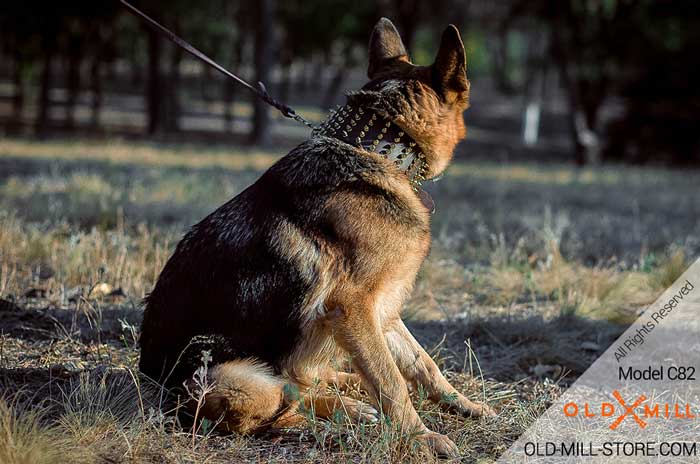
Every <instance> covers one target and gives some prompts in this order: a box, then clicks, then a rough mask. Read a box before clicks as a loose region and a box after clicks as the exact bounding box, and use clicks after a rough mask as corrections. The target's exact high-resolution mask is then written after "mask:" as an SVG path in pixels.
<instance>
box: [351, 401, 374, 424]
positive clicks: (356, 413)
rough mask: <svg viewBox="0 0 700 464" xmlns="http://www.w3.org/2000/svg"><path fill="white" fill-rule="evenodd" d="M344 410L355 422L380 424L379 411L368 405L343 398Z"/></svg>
mask: <svg viewBox="0 0 700 464" xmlns="http://www.w3.org/2000/svg"><path fill="white" fill-rule="evenodd" d="M342 410H343V411H344V412H345V414H346V415H347V416H348V417H349V418H350V419H351V420H352V421H353V422H367V423H370V424H375V423H377V422H379V411H377V410H376V409H374V408H373V407H372V406H370V405H369V404H367V403H364V402H362V401H359V400H355V399H352V398H343V407H342Z"/></svg>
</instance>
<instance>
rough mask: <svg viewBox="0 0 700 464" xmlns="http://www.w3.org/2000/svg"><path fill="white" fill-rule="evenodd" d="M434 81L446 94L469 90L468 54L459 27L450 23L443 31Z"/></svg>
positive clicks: (434, 71) (434, 66)
mask: <svg viewBox="0 0 700 464" xmlns="http://www.w3.org/2000/svg"><path fill="white" fill-rule="evenodd" d="M432 73H433V83H434V84H435V87H436V89H437V90H438V91H440V92H441V93H442V94H443V95H444V96H447V95H448V94H449V92H455V93H462V92H466V91H468V90H469V81H468V80H467V56H466V54H465V52H464V44H463V43H462V38H461V37H460V36H459V31H458V30H457V28H456V27H455V26H454V25H452V24H450V25H449V26H447V29H445V31H444V32H443V33H442V39H441V40H440V49H439V50H438V53H437V57H436V58H435V63H433V69H432Z"/></svg>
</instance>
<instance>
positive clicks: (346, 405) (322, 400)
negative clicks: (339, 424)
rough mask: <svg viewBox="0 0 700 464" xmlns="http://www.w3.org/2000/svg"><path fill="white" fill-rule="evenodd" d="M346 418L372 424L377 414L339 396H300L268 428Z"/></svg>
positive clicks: (288, 404) (352, 400)
mask: <svg viewBox="0 0 700 464" xmlns="http://www.w3.org/2000/svg"><path fill="white" fill-rule="evenodd" d="M338 415H339V416H341V417H346V418H347V419H349V420H350V421H352V422H358V423H359V422H369V423H374V422H377V421H378V419H379V413H378V412H377V410H376V409H374V408H373V407H372V406H370V405H369V404H366V403H364V402H362V401H360V400H356V399H354V398H350V397H347V396H344V395H340V394H336V395H334V394H326V393H324V394H312V393H306V394H302V395H301V397H299V398H298V399H296V400H291V401H287V402H286V406H285V408H284V411H282V412H281V413H280V414H279V415H278V416H277V417H275V418H274V419H273V420H272V421H270V422H269V424H268V427H269V428H272V429H282V428H289V427H296V426H299V425H302V424H303V423H304V422H306V420H307V419H313V418H318V419H329V420H332V419H335V418H336V416H338Z"/></svg>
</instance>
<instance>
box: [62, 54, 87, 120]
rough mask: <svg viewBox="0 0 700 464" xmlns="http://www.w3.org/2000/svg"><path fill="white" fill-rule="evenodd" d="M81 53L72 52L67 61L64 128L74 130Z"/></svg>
mask: <svg viewBox="0 0 700 464" xmlns="http://www.w3.org/2000/svg"><path fill="white" fill-rule="evenodd" d="M81 55H82V51H80V50H74V52H73V53H71V56H70V58H69V61H68V89H67V90H68V97H67V100H66V127H67V128H68V129H74V128H75V105H76V103H77V102H78V93H79V91H80V65H81V64H82V61H83V59H82V56H81Z"/></svg>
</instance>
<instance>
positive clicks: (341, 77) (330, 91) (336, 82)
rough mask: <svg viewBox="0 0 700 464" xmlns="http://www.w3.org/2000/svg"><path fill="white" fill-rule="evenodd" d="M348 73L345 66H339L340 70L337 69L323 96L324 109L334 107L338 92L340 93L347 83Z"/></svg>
mask: <svg viewBox="0 0 700 464" xmlns="http://www.w3.org/2000/svg"><path fill="white" fill-rule="evenodd" d="M347 72H348V70H347V69H346V67H345V66H344V65H343V66H338V68H337V69H336V71H335V74H333V78H332V79H331V81H330V82H329V83H328V87H327V88H326V92H325V95H324V96H323V104H322V106H323V107H324V108H330V107H332V106H333V102H334V101H335V97H336V96H337V95H338V92H339V91H340V88H341V87H342V85H343V82H345V76H346V75H347Z"/></svg>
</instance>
